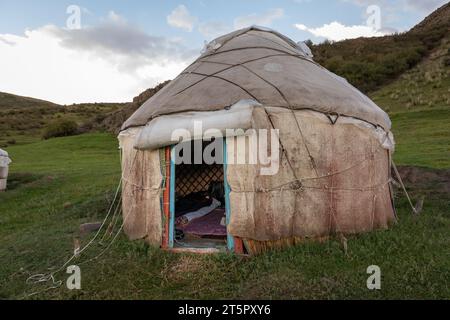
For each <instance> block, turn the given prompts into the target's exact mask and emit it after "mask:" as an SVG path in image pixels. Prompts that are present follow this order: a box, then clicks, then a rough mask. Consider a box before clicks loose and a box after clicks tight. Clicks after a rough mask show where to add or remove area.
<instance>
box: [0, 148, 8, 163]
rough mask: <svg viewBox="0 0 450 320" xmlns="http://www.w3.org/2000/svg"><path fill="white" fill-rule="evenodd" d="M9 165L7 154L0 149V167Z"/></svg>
mask: <svg viewBox="0 0 450 320" xmlns="http://www.w3.org/2000/svg"><path fill="white" fill-rule="evenodd" d="M10 163H11V159H10V158H9V155H8V152H6V151H5V150H2V149H0V167H7V166H9V164H10Z"/></svg>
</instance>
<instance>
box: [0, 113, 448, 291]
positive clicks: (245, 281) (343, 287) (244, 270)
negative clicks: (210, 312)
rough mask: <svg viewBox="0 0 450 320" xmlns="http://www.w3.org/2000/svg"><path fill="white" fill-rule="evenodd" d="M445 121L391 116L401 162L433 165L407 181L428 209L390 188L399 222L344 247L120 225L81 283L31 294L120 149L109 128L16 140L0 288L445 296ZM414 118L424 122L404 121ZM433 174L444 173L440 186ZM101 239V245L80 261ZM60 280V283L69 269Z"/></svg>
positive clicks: (68, 242) (68, 245) (66, 244)
mask: <svg viewBox="0 0 450 320" xmlns="http://www.w3.org/2000/svg"><path fill="white" fill-rule="evenodd" d="M449 120H450V114H449V113H448V112H447V113H446V114H445V116H440V115H439V114H438V113H435V112H434V111H422V112H420V113H404V114H401V115H399V116H398V117H394V119H393V121H394V130H395V132H396V133H397V142H398V146H399V147H398V150H397V153H396V156H395V157H396V160H397V162H398V163H399V164H409V165H423V166H427V167H428V169H424V171H423V172H422V171H420V175H419V176H416V177H415V178H414V179H415V180H414V181H415V182H414V183H412V181H408V180H407V184H408V188H409V189H410V192H411V193H412V195H413V196H416V197H417V196H419V195H425V196H426V198H425V206H424V211H423V212H422V214H421V215H420V216H418V217H413V216H412V215H411V210H410V209H409V208H408V205H407V202H406V199H405V198H404V197H403V195H402V194H401V192H397V195H396V198H397V200H396V203H397V209H398V212H399V216H400V221H399V223H398V224H397V225H396V226H394V227H393V228H392V229H391V230H388V231H379V232H374V233H371V234H367V235H362V236H358V237H352V238H350V239H349V240H348V252H347V254H345V252H344V251H343V250H342V247H341V244H340V242H339V241H337V240H332V241H330V242H328V243H326V244H315V243H310V244H304V245H301V246H299V247H296V248H291V249H289V250H286V251H283V252H271V253H267V254H264V255H262V256H258V257H253V258H240V257H236V256H228V255H217V256H193V255H185V254H183V255H175V254H169V253H166V252H162V251H159V250H157V249H154V248H150V247H147V246H146V245H145V244H143V243H142V242H129V241H127V240H126V239H125V238H124V236H123V235H121V236H120V237H119V238H118V239H117V240H116V242H114V244H113V245H112V246H111V248H110V249H109V250H107V251H106V252H105V253H104V254H103V255H102V256H100V258H98V259H97V260H94V261H90V262H87V263H85V264H82V265H81V269H82V290H81V291H75V292H74V291H69V290H67V289H65V286H64V284H63V286H62V287H61V288H59V289H52V290H48V291H45V292H42V293H39V294H37V295H33V296H31V297H30V296H27V294H31V293H34V292H36V291H41V290H45V289H46V288H47V286H48V284H40V285H39V284H36V285H32V284H26V283H25V281H26V279H27V278H28V277H29V276H30V275H32V274H35V273H41V272H47V271H48V270H55V268H57V267H59V266H61V265H62V263H63V262H64V261H65V260H66V259H67V258H68V257H69V256H70V255H71V252H72V250H73V244H72V243H73V237H74V236H76V235H77V230H78V227H79V225H80V224H81V223H85V222H92V221H101V220H102V219H103V218H104V216H105V215H106V212H107V210H108V207H109V203H110V202H111V200H112V198H113V195H114V190H115V187H116V186H117V183H118V180H119V177H120V168H119V157H118V152H117V142H116V139H115V137H114V136H112V135H108V134H85V135H81V136H76V137H68V138H58V139H52V140H49V141H41V142H37V143H33V144H29V145H27V146H11V147H9V148H8V149H7V150H8V151H9V152H10V154H11V156H12V158H13V160H14V163H13V165H12V167H11V179H12V180H11V187H12V189H11V190H9V191H8V192H6V193H3V194H0V213H1V214H0V243H2V246H0V257H1V261H2V264H0V298H31V299H36V298H37V299H42V298H51V299H56V298H58V299H59V298H63V299H106V298H108V299H112V298H116V299H156V298H168V299H178V298H270V299H285V298H287V299H294V298H295V299H296V298H325V299H338V298H370V299H372V298H373V299H381V298H424V299H427V298H448V297H449V296H450V288H449V287H448V281H447V280H448V279H449V278H450V260H449V259H448V258H447V257H448V252H447V249H448V247H449V245H450V238H449V236H448V230H449V228H450V213H449V211H448V206H449V202H450V195H449V191H448V190H447V191H446V189H443V188H442V183H444V185H448V184H449V182H448V179H449V177H450V171H449V169H446V170H438V169H435V168H443V167H447V168H448V167H449V166H450V163H449V157H448V145H450V134H449V132H448V129H447V123H448V121H449ZM411 124H412V125H413V128H419V130H417V131H416V130H410V128H411ZM421 146H424V147H421ZM446 152H447V154H446ZM430 154H431V156H430ZM430 176H431V177H447V178H446V179H447V180H444V182H441V184H437V183H435V182H433V180H430V179H428V178H427V177H430ZM423 179H425V180H426V181H425V182H423V183H422V182H421V181H422V180H423ZM427 179H428V180H427ZM447 189H448V188H447ZM116 230H117V228H116ZM88 239H89V237H87V238H83V239H82V241H83V243H87V241H88ZM109 240H111V238H109V239H107V240H106V241H105V243H108V241H109ZM105 248H107V246H106V245H103V246H102V245H99V244H96V245H94V246H93V247H91V249H90V250H88V251H87V252H86V255H83V256H82V257H80V258H79V259H78V260H76V261H75V263H76V264H81V263H83V261H88V260H89V259H90V258H92V257H95V256H97V255H98V254H99V253H101V252H102V251H103V250H104V249H105ZM372 264H377V265H379V266H380V267H381V270H382V290H381V291H377V292H373V291H369V290H367V288H366V279H367V274H366V268H367V266H369V265H372ZM57 279H61V280H63V281H65V279H66V274H65V273H64V272H62V273H59V274H58V277H57Z"/></svg>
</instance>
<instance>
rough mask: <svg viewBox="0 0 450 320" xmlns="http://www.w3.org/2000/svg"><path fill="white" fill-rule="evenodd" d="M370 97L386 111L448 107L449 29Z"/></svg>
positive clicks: (449, 91)
mask: <svg viewBox="0 0 450 320" xmlns="http://www.w3.org/2000/svg"><path fill="white" fill-rule="evenodd" d="M370 97H371V98H372V99H373V100H374V101H375V103H377V104H378V105H379V106H380V107H382V108H383V109H384V110H385V111H387V112H389V113H396V112H403V111H406V112H407V111H411V110H416V111H417V110H430V109H449V107H450V32H449V33H448V35H447V37H445V38H444V39H443V40H442V42H441V44H440V45H439V47H437V48H436V49H434V50H433V51H431V53H430V54H429V56H427V57H426V58H425V59H423V60H422V61H421V62H420V63H419V64H418V65H417V66H415V67H414V68H412V69H411V70H408V71H406V72H405V73H404V74H402V75H401V76H400V77H399V78H398V79H396V80H394V81H393V82H391V83H389V84H388V85H386V86H383V87H382V88H381V89H379V90H376V91H375V92H372V93H370Z"/></svg>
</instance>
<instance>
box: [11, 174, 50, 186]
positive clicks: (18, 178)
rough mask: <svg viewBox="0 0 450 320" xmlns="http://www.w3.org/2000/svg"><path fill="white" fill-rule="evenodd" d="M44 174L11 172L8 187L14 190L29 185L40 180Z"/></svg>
mask: <svg viewBox="0 0 450 320" xmlns="http://www.w3.org/2000/svg"><path fill="white" fill-rule="evenodd" d="M41 178H42V176H39V175H36V174H32V173H11V174H9V176H8V189H7V190H14V189H17V188H19V187H20V186H23V185H28V184H30V183H33V182H35V181H38V180H40V179H41Z"/></svg>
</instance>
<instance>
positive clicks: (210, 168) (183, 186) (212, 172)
mask: <svg viewBox="0 0 450 320" xmlns="http://www.w3.org/2000/svg"><path fill="white" fill-rule="evenodd" d="M175 171H176V174H175V179H176V182H175V192H176V194H177V196H185V195H187V194H189V193H191V192H198V191H207V190H208V188H209V185H210V184H211V182H215V181H221V182H222V181H223V179H224V176H223V165H221V164H220V165H219V164H213V165H195V164H191V165H186V164H180V165H178V166H176V169H175Z"/></svg>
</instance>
